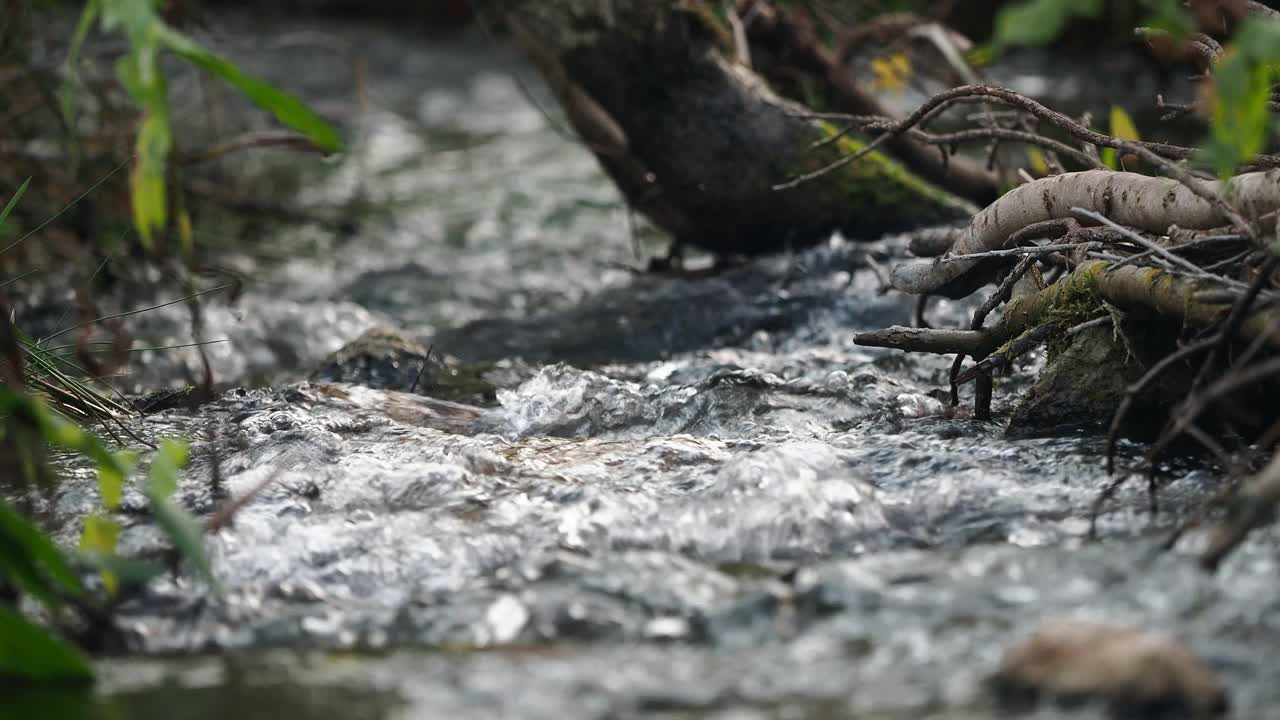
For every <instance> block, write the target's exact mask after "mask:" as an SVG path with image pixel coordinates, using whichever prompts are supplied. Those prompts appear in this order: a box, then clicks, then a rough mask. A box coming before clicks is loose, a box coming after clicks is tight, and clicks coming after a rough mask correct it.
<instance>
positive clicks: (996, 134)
mask: <svg viewBox="0 0 1280 720" xmlns="http://www.w3.org/2000/svg"><path fill="white" fill-rule="evenodd" d="M797 116H799V117H806V118H810V119H817V118H820V119H840V120H844V121H846V123H847V124H846V125H845V126H844V127H843V128H841V129H840V130H839V131H838V132H837V133H835V134H834V135H830V136H828V137H825V138H822V139H821V140H819V141H817V142H816V143H814V147H821V146H824V145H829V144H831V143H834V142H837V141H838V140H840V139H841V138H843V137H845V136H847V135H848V134H850V133H852V132H854V131H859V132H869V131H880V132H890V131H892V130H893V129H894V126H895V125H897V122H896V121H894V120H893V119H892V118H888V117H882V116H879V115H844V114H842V113H798V114H797ZM903 132H905V133H906V135H907V137H910V138H911V139H913V140H917V141H919V142H921V143H924V144H926V145H933V146H935V147H940V148H948V147H952V146H955V145H959V144H962V143H967V142H973V141H975V140H1006V141H1009V142H1019V143H1023V144H1026V145H1035V146H1038V147H1041V148H1044V149H1045V150H1047V151H1049V152H1051V153H1057V154H1061V155H1066V156H1068V157H1070V158H1072V159H1073V160H1075V161H1076V162H1078V163H1080V164H1081V165H1083V166H1085V167H1087V168H1099V169H1101V168H1105V167H1106V165H1104V164H1103V163H1102V161H1101V160H1099V159H1098V158H1095V157H1092V156H1090V155H1089V154H1088V153H1086V152H1084V151H1083V150H1079V149H1076V148H1073V147H1071V146H1070V145H1068V144H1066V143H1064V142H1062V141H1060V140H1055V139H1053V138H1050V137H1046V136H1044V135H1041V134H1039V133H1036V132H1031V131H1028V130H1016V129H1013V128H1004V127H980V128H970V129H968V130H956V131H952V132H945V133H934V132H929V131H926V130H922V129H920V128H907V129H906V130H904V131H903ZM859 152H864V151H859ZM858 157H861V155H855V156H854V157H853V160H856V159H857V158H858ZM853 160H846V158H844V157H842V158H839V159H838V160H836V161H834V162H833V164H836V163H839V164H836V165H835V166H836V167H839V166H840V165H843V164H846V163H848V162H853ZM831 169H835V168H831ZM814 172H815V173H821V172H822V169H819V170H815V171H814ZM828 172H829V170H828ZM793 182H794V181H793ZM802 182H803V181H802ZM797 184H798V183H797Z"/></svg>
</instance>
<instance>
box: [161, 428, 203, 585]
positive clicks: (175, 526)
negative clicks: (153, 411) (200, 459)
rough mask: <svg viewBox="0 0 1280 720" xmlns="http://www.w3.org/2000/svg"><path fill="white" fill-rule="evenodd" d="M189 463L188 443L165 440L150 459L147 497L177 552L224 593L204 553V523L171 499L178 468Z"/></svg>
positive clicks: (174, 489) (175, 484)
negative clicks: (153, 457)
mask: <svg viewBox="0 0 1280 720" xmlns="http://www.w3.org/2000/svg"><path fill="white" fill-rule="evenodd" d="M186 464H187V446H186V444H184V443H181V442H178V441H175V440H165V441H164V442H162V443H161V444H160V450H159V451H158V452H157V453H156V457H155V459H153V460H152V461H151V470H150V472H149V473H148V478H147V500H148V502H150V508H151V514H152V516H154V517H155V519H156V522H157V523H158V524H159V525H160V527H161V529H163V530H164V532H165V535H166V536H168V538H169V541H170V542H172V543H173V546H174V547H175V548H177V550H178V553H179V554H180V555H182V557H183V558H184V559H186V560H187V562H190V563H191V564H192V566H194V567H195V569H196V571H197V572H198V573H199V574H200V575H201V577H203V578H204V579H205V581H206V582H208V583H209V586H210V587H212V588H213V589H214V592H217V593H221V587H220V586H219V584H218V581H217V578H215V577H214V576H213V568H212V566H211V565H210V564H209V556H208V554H207V553H206V552H205V547H204V526H203V525H201V524H200V522H199V521H197V520H196V519H195V518H194V517H192V516H191V513H189V512H187V511H186V510H184V509H183V508H182V507H181V506H180V505H178V504H177V503H175V502H173V501H172V500H171V499H170V496H172V495H173V493H174V492H175V491H176V490H177V489H178V471H179V470H181V469H182V467H183V466H185V465H186Z"/></svg>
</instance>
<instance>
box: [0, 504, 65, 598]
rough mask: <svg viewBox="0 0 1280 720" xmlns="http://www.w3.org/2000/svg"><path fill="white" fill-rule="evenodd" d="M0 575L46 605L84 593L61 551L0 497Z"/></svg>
mask: <svg viewBox="0 0 1280 720" xmlns="http://www.w3.org/2000/svg"><path fill="white" fill-rule="evenodd" d="M0 574H3V575H4V577H6V578H8V579H9V580H10V581H11V582H12V583H13V584H14V585H16V586H17V587H18V588H19V589H21V590H23V591H25V592H27V593H30V594H31V595H33V596H34V597H35V598H36V599H38V600H40V602H42V603H44V604H45V605H46V606H48V607H60V606H61V605H62V597H61V595H60V593H66V594H69V595H79V594H81V593H82V592H83V589H82V588H81V586H80V578H79V577H77V576H76V574H75V572H73V571H72V570H71V566H70V564H68V562H67V559H66V557H65V556H64V555H63V554H62V550H60V549H59V548H58V546H57V545H55V544H54V543H53V541H52V540H50V539H49V538H48V537H47V536H46V535H45V534H44V533H42V532H40V531H39V530H38V529H36V527H35V526H34V525H31V524H30V523H29V522H27V521H26V520H25V519H24V518H23V517H22V516H21V515H19V514H18V513H17V511H15V510H14V509H13V508H12V507H10V506H9V504H8V503H7V502H5V501H4V499H3V498H0Z"/></svg>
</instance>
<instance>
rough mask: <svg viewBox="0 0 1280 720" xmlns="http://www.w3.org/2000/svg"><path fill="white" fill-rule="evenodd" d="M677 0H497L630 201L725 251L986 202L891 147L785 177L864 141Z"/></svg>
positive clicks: (865, 233)
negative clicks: (791, 97) (889, 151)
mask: <svg viewBox="0 0 1280 720" xmlns="http://www.w3.org/2000/svg"><path fill="white" fill-rule="evenodd" d="M685 5H686V4H685V3H678V2H674V1H667V0H505V1H502V0H489V1H488V2H487V3H486V4H485V5H484V6H483V7H484V8H485V12H486V13H488V12H498V13H501V17H502V20H503V21H504V23H505V25H506V27H508V28H509V29H510V30H511V31H512V33H513V35H514V36H515V37H516V39H517V40H518V42H519V43H520V44H521V45H522V46H523V47H524V48H525V50H526V51H527V52H528V54H529V56H530V57H531V58H532V59H533V60H534V62H535V63H536V64H537V66H538V67H539V69H540V70H541V72H542V74H543V76H544V77H545V78H546V79H547V81H548V83H549V84H550V86H551V87H552V89H553V91H554V92H555V93H556V96H557V98H558V99H559V101H560V103H561V105H562V106H563V107H564V109H565V111H566V114H567V116H568V118H569V120H570V122H571V123H572V124H573V127H574V129H575V130H576V131H577V133H578V134H579V135H580V136H581V137H582V139H583V140H584V141H585V142H586V143H587V145H588V147H590V148H591V150H592V151H593V152H594V153H595V154H596V156H597V157H598V158H599V160H600V162H601V164H602V166H603V167H604V169H605V170H606V172H608V174H609V175H610V177H611V178H612V179H613V180H614V181H615V182H616V183H617V185H618V186H619V188H620V189H621V190H622V192H623V194H624V195H625V196H626V198H627V200H628V201H629V202H630V203H631V204H632V205H633V207H635V208H636V209H638V210H640V211H641V212H643V213H644V214H646V215H647V216H648V217H649V218H650V219H651V220H653V221H654V223H655V224H657V225H658V226H660V227H662V228H664V229H665V230H667V231H668V232H670V233H671V235H672V236H673V237H674V239H675V240H676V241H677V242H679V243H687V244H691V245H695V246H699V247H702V248H705V249H707V250H710V251H712V252H714V253H717V254H741V255H754V254H760V253H767V252H773V251H778V250H782V249H785V248H788V247H801V246H804V245H809V244H812V243H814V242H818V241H821V240H824V239H825V238H826V237H828V236H829V234H830V233H831V232H832V231H835V230H840V231H842V232H844V233H845V234H846V235H848V236H850V237H852V238H866V239H872V238H874V237H876V236H878V235H881V234H883V233H885V232H890V231H898V230H906V229H911V228H915V227H921V226H924V225H929V224H939V223H943V222H948V221H952V220H957V219H962V218H966V217H968V216H969V215H971V214H972V212H973V211H974V210H975V208H973V207H972V206H970V205H969V204H968V203H967V202H965V201H963V200H960V199H958V198H956V197H955V196H953V195H951V194H950V193H947V192H945V191H943V190H941V189H939V188H938V187H936V186H934V185H932V184H930V183H928V182H927V181H924V180H922V179H920V178H918V177H916V176H915V175H913V174H912V173H911V172H909V171H908V170H906V169H905V168H904V167H903V166H902V165H900V164H899V163H897V162H895V161H894V160H892V159H890V158H888V157H887V156H885V155H882V154H878V153H873V154H870V155H868V156H867V157H866V158H863V159H861V160H859V161H857V162H853V163H850V164H849V165H846V166H844V167H842V168H840V169H838V170H835V171H833V172H831V173H828V174H826V175H823V176H821V177H819V178H817V179H814V180H812V181H809V182H805V183H802V184H800V185H798V186H796V187H792V188H788V189H783V190H780V189H776V187H777V186H778V185H779V184H781V183H785V182H786V181H788V180H791V179H793V178H795V177H796V176H799V175H802V174H804V173H807V172H811V171H814V170H816V169H818V168H821V167H823V166H825V165H827V164H829V163H831V162H833V161H835V160H836V159H838V158H839V157H841V156H842V155H846V154H849V153H851V152H853V151H854V150H856V149H857V148H858V147H861V144H860V143H859V142H858V141H856V140H853V139H851V138H843V137H842V138H836V137H834V136H835V135H837V132H836V129H835V128H834V127H832V126H831V125H830V124H828V123H825V122H820V121H816V120H813V119H810V118H809V117H807V115H808V110H807V109H806V108H804V107H803V106H800V105H798V104H796V103H793V102H790V101H787V100H785V99H783V98H781V97H779V96H778V95H776V94H775V93H774V92H773V91H772V90H770V88H769V87H768V86H767V84H766V83H765V82H764V81H762V80H761V79H760V78H759V77H757V76H756V75H754V74H753V73H752V72H751V71H750V70H749V69H747V68H745V67H744V66H742V65H739V64H737V63H735V62H733V61H731V60H729V59H728V58H726V57H725V55H724V54H723V53H722V52H721V49H720V47H719V46H718V45H717V42H718V40H719V38H718V37H717V35H716V32H715V28H714V26H713V25H712V24H711V23H709V22H707V20H706V18H705V17H704V16H703V15H701V14H700V13H699V12H698V11H696V10H690V9H684V6H685Z"/></svg>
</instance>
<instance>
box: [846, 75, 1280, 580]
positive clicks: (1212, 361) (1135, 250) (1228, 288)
mask: <svg viewBox="0 0 1280 720" xmlns="http://www.w3.org/2000/svg"><path fill="white" fill-rule="evenodd" d="M977 101H981V102H985V103H990V104H992V105H994V106H1003V107H1002V108H1001V109H1002V110H1003V109H1005V108H1007V109H1009V110H1014V111H1017V112H1019V113H1024V114H1025V115H1026V116H1028V117H1029V118H1032V119H1033V120H1034V121H1035V124H1039V123H1044V124H1047V125H1048V126H1050V127H1052V128H1053V129H1054V130H1055V131H1057V132H1060V133H1062V134H1064V135H1065V137H1066V138H1067V139H1066V140H1062V139H1060V138H1058V137H1049V136H1047V135H1043V134H1040V133H1039V132H1036V131H1017V132H1015V131H1013V130H1011V129H1009V128H1001V127H996V126H989V127H985V128H976V129H974V130H972V131H968V132H961V133H951V134H950V135H948V136H945V137H940V136H935V135H933V134H931V133H930V131H929V130H928V129H927V123H928V122H929V121H930V119H932V118H934V117H936V116H937V115H938V114H939V113H940V112H941V111H942V110H944V109H945V108H947V107H949V106H951V105H954V104H957V103H967V102H977ZM844 120H845V122H846V125H847V127H848V128H850V129H856V130H859V131H870V132H871V133H873V134H874V133H878V135H875V139H874V140H873V141H872V142H871V143H870V144H869V145H870V146H871V147H874V146H876V145H879V144H881V143H883V142H887V141H888V140H889V139H890V138H893V137H896V136H902V135H907V136H911V137H915V138H917V139H918V140H920V141H922V142H936V143H937V144H938V145H939V146H946V147H950V146H954V145H956V144H958V143H961V142H964V141H967V140H973V139H983V140H985V141H996V142H1021V143H1027V144H1034V145H1038V146H1039V147H1041V148H1043V149H1044V150H1046V151H1048V152H1050V153H1052V154H1053V155H1055V156H1056V157H1055V158H1054V161H1055V165H1057V167H1058V168H1061V167H1062V166H1063V164H1074V165H1079V166H1083V167H1084V168H1085V169H1082V170H1080V171H1076V172H1065V171H1060V172H1058V173H1057V174H1053V175H1051V176H1049V177H1045V178H1041V179H1036V180H1033V179H1031V178H1029V177H1028V178H1026V180H1027V181H1026V182H1025V183H1024V184H1022V185H1021V186H1019V187H1017V188H1015V189H1014V190H1012V191H1010V192H1008V193H1006V194H1005V195H1004V196H1002V197H1001V198H999V199H998V200H996V201H995V202H993V203H992V204H990V205H989V206H988V207H987V208H986V209H985V210H983V211H982V212H980V213H979V214H977V215H976V216H975V217H974V218H973V219H972V221H971V222H970V223H969V224H968V225H967V226H966V227H964V228H961V229H959V230H956V231H954V232H953V233H951V234H950V236H949V238H948V242H944V243H941V245H939V244H938V243H937V242H936V240H934V241H933V242H930V243H924V242H922V243H919V244H918V245H916V246H913V251H914V252H915V253H916V254H917V255H918V256H921V259H917V260H908V261H904V262H903V263H901V264H899V265H898V266H897V267H895V268H893V270H892V273H891V282H892V284H893V286H894V287H895V288H897V289H899V290H902V291H905V292H910V293H914V294H919V295H924V296H928V295H942V296H946V297H951V298H960V297H965V296H967V295H970V294H972V293H974V292H976V291H978V290H979V289H981V288H983V287H986V286H989V285H992V284H994V286H995V290H994V292H992V293H991V295H990V296H989V297H988V298H987V300H986V301H985V302H984V303H983V304H982V306H981V307H980V308H979V309H978V311H977V312H976V313H975V314H974V317H973V320H972V323H971V324H970V326H969V327H967V328H960V329H929V328H906V327H892V328H887V329H884V330H877V331H872V332H866V333H862V334H860V335H858V337H857V342H858V343H860V344H863V345H870V346H879V347H890V348H897V349H901V350H907V351H918V352H931V353H944V354H951V353H955V354H956V356H957V359H956V362H955V363H954V365H953V368H952V373H951V383H952V398H953V402H957V403H958V401H959V392H958V388H959V387H960V386H962V385H964V384H967V383H970V382H973V383H975V384H976V385H977V390H976V394H975V401H974V407H975V414H976V415H977V416H978V417H980V418H989V417H990V402H991V389H992V377H993V375H994V374H995V373H997V372H998V371H999V370H1001V369H1002V368H1008V367H1010V365H1011V364H1012V363H1013V362H1014V360H1016V359H1017V358H1018V356H1020V355H1024V354H1026V353H1028V352H1029V351H1031V350H1033V349H1035V348H1037V347H1039V346H1041V345H1044V344H1047V343H1058V344H1059V345H1061V344H1063V343H1070V342H1072V341H1073V340H1072V339H1073V338H1074V337H1075V336H1076V335H1077V334H1080V333H1081V332H1082V331H1083V330H1085V329H1088V328H1091V327H1097V326H1099V325H1104V326H1111V325H1114V330H1113V332H1112V335H1113V337H1121V336H1122V335H1123V334H1124V332H1125V330H1124V328H1122V327H1121V324H1120V322H1118V321H1117V320H1116V318H1117V317H1119V316H1120V315H1122V314H1125V313H1137V314H1139V316H1141V317H1150V318H1153V319H1164V320H1165V321H1167V322H1168V325H1167V326H1168V327H1169V328H1170V329H1171V332H1170V334H1171V335H1172V336H1174V337H1173V338H1172V339H1173V342H1172V343H1170V345H1169V346H1168V348H1167V349H1166V350H1165V351H1164V352H1163V355H1162V357H1159V358H1157V359H1156V360H1155V361H1153V362H1151V363H1150V364H1149V365H1147V366H1146V367H1143V368H1142V371H1143V372H1142V374H1141V376H1140V377H1139V378H1138V379H1137V380H1136V381H1134V382H1133V383H1132V384H1130V385H1129V386H1128V388H1127V389H1126V391H1125V393H1124V394H1123V396H1122V397H1119V398H1116V408H1115V411H1114V416H1113V417H1112V419H1111V422H1110V427H1109V437H1108V468H1109V470H1111V471H1115V470H1116V468H1115V463H1114V458H1115V448H1116V441H1117V439H1118V437H1119V435H1120V433H1121V432H1122V430H1123V429H1124V427H1125V421H1126V416H1127V414H1128V413H1129V412H1130V411H1131V409H1132V407H1133V403H1134V399H1135V398H1136V397H1137V396H1138V395H1139V394H1140V393H1142V392H1143V391H1144V390H1146V389H1148V388H1149V387H1151V386H1152V385H1153V384H1155V383H1156V382H1158V381H1160V380H1161V378H1162V377H1165V376H1168V375H1170V374H1171V373H1174V372H1175V371H1179V372H1182V373H1183V374H1184V375H1185V376H1186V377H1188V378H1190V380H1189V382H1187V383H1186V384H1185V388H1184V390H1183V397H1182V400H1181V401H1180V402H1178V403H1176V405H1175V406H1174V407H1172V408H1169V409H1168V411H1167V417H1166V418H1165V420H1164V423H1163V427H1162V428H1161V430H1160V432H1159V433H1158V435H1157V436H1156V439H1155V441H1154V442H1153V443H1152V444H1151V446H1150V448H1149V450H1148V451H1147V453H1146V455H1145V457H1143V458H1142V459H1141V460H1140V461H1138V462H1137V463H1136V464H1135V465H1133V466H1132V467H1127V468H1123V469H1121V471H1120V475H1119V476H1118V479H1117V480H1116V481H1115V482H1113V484H1112V485H1111V487H1109V488H1107V490H1106V491H1105V492H1104V493H1103V495H1102V497H1100V498H1099V505H1101V503H1102V502H1103V501H1105V500H1106V499H1107V498H1108V497H1110V495H1111V494H1113V493H1114V491H1115V489H1116V488H1117V487H1118V486H1119V485H1120V484H1121V483H1123V482H1124V481H1125V480H1126V479H1128V478H1129V477H1132V476H1133V475H1134V474H1135V473H1137V472H1142V471H1146V472H1149V473H1150V472H1152V470H1153V468H1154V467H1155V466H1156V464H1157V460H1159V459H1160V458H1162V457H1164V454H1165V453H1166V452H1167V451H1168V450H1169V449H1170V448H1171V447H1172V446H1174V444H1175V443H1176V442H1178V441H1183V440H1186V439H1190V440H1191V441H1193V442H1195V443H1198V444H1200V445H1202V446H1203V447H1204V448H1206V449H1207V450H1208V451H1209V452H1211V453H1213V454H1214V455H1216V456H1217V458H1218V460H1219V462H1220V463H1221V465H1222V467H1223V468H1224V469H1226V470H1227V471H1228V472H1229V473H1231V474H1232V475H1234V476H1236V477H1237V478H1238V477H1244V476H1247V475H1248V474H1249V473H1251V472H1253V471H1255V470H1256V469H1257V468H1258V467H1259V466H1260V465H1262V464H1264V463H1265V462H1266V459H1267V458H1268V457H1269V456H1271V455H1272V454H1273V453H1274V454H1275V457H1276V458H1280V453H1277V449H1276V448H1277V445H1278V444H1280V418H1277V417H1276V415H1275V413H1274V411H1273V410H1269V409H1268V406H1267V400H1266V397H1267V396H1268V393H1269V392H1271V391H1272V389H1273V388H1274V381H1275V379H1276V378H1277V377H1280V274H1278V273H1277V269H1278V268H1280V232H1278V230H1280V220H1278V218H1280V212H1278V211H1280V169H1277V168H1280V162H1278V160H1280V158H1277V157H1276V156H1273V155H1265V154H1264V155H1259V156H1257V157H1255V158H1254V159H1253V160H1252V161H1251V163H1249V165H1248V166H1247V167H1245V168H1243V170H1242V172H1241V173H1240V174H1238V175H1236V176H1235V177H1234V178H1232V179H1231V181H1230V182H1229V183H1228V184H1227V185H1226V186H1224V185H1223V184H1222V183H1219V182H1218V181H1216V180H1212V179H1208V178H1206V177H1203V176H1202V175H1201V174H1200V173H1197V172H1196V171H1195V170H1194V169H1193V168H1192V166H1191V165H1190V164H1189V163H1188V162H1187V160H1188V159H1189V158H1191V157H1192V155H1193V150H1192V149H1191V148H1186V147H1180V146H1176V145H1170V144H1165V143H1150V142H1148V143H1138V142H1131V141H1125V140H1121V139H1119V138H1115V137H1111V136H1107V135H1103V134H1101V133H1097V132H1095V131H1092V130H1090V129H1089V128H1087V127H1085V126H1084V125H1083V124H1081V123H1078V122H1076V121H1075V120H1072V119H1071V118H1068V117H1066V116H1063V115H1060V114H1058V113H1055V112H1053V111H1052V110H1049V109H1048V108H1044V107H1043V106H1040V105H1039V104H1037V103H1035V102H1034V101H1032V100H1030V99H1028V98H1025V97H1022V96H1019V95H1017V94H1016V93H1013V92H1011V91H1008V90H1004V89H1001V88H995V87H990V86H985V85H971V86H965V87H960V88H956V89H954V90H950V91H947V92H944V93H941V94H939V95H937V96H935V97H934V98H933V99H932V100H930V101H929V102H928V103H926V104H925V105H924V106H923V107H921V108H920V109H919V110H918V111H917V112H915V113H913V114H911V115H910V116H909V117H907V118H905V119H903V120H901V121H892V120H889V119H887V118H868V117H858V116H848V117H845V118H844ZM1098 147H1110V148H1114V149H1116V150H1117V151H1119V152H1121V153H1125V154H1128V155H1130V156H1136V157H1137V158H1139V159H1141V161H1142V162H1143V163H1144V166H1145V167H1146V168H1147V169H1148V170H1149V171H1150V172H1151V173H1152V174H1140V173H1134V172H1118V171H1111V170H1106V169H1099V167H1098V166H1099V164H1098V163H1097V162H1096V158H1097V157H1098V154H1097V148H1098ZM990 315H998V320H996V321H995V323H994V324H993V325H991V326H990V327H988V326H986V323H985V321H986V318H987V317H988V316H990ZM1121 340H1122V341H1123V338H1122V337H1121ZM966 358H972V360H973V361H974V364H973V365H971V366H969V367H968V368H965V366H964V360H965V359H966ZM1278 462H1280V460H1276V459H1273V460H1271V462H1270V464H1269V465H1267V467H1266V469H1265V470H1263V471H1262V472H1261V473H1260V474H1258V475H1257V477H1256V478H1255V479H1253V480H1251V481H1249V482H1247V483H1245V485H1244V490H1242V491H1241V493H1240V494H1239V495H1238V496H1237V497H1236V499H1235V500H1234V501H1233V503H1232V504H1231V505H1230V506H1229V510H1230V512H1229V513H1228V517H1227V521H1226V522H1225V524H1224V525H1223V526H1222V527H1221V528H1220V529H1219V530H1218V531H1217V532H1216V533H1215V534H1214V535H1213V536H1212V538H1213V539H1212V542H1211V543H1210V547H1209V548H1208V549H1207V550H1206V551H1205V553H1204V555H1203V562H1204V563H1205V565H1206V566H1213V565H1215V564H1216V563H1217V562H1218V561H1219V560H1220V559H1221V558H1222V557H1223V556H1224V555H1225V554H1226V553H1227V552H1228V551H1229V550H1230V549H1231V548H1232V547H1234V546H1235V545H1236V544H1237V543H1238V542H1239V541H1240V540H1241V539H1242V538H1243V537H1244V536H1245V534H1246V533H1247V531H1248V529H1249V528H1251V527H1253V526H1255V525H1257V524H1260V523H1261V522H1263V521H1265V520H1266V519H1267V518H1269V517H1270V511H1271V509H1272V508H1273V506H1275V505H1276V504H1277V503H1278V502H1280V490H1277V488H1280V480H1278V478H1280V474H1278V473H1277V471H1276V467H1277V463H1278Z"/></svg>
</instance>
